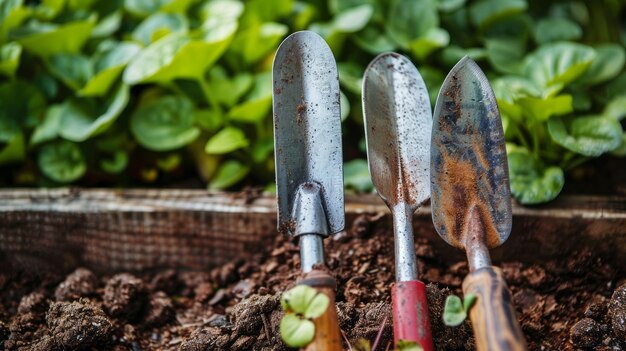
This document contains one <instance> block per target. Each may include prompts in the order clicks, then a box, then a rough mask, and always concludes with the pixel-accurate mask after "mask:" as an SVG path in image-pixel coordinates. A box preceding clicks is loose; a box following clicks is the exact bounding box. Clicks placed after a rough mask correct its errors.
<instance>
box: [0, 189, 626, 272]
mask: <svg viewBox="0 0 626 351" xmlns="http://www.w3.org/2000/svg"><path fill="white" fill-rule="evenodd" d="M381 213H382V214H384V215H383V216H382V218H381V219H379V220H377V222H376V225H387V226H389V225H390V223H391V222H390V216H389V211H388V209H387V207H386V206H385V205H384V204H383V203H382V201H381V200H380V199H379V198H378V197H377V196H375V195H359V196H347V198H346V219H347V221H346V228H350V226H351V224H352V222H353V221H354V219H355V218H357V217H358V216H360V215H376V214H381ZM513 215H514V218H513V232H512V234H511V237H510V238H509V240H508V241H507V242H506V243H505V244H504V245H503V246H502V247H500V248H497V249H495V250H493V252H492V255H493V258H494V261H496V262H498V261H501V260H503V259H506V260H520V261H524V262H536V261H541V260H544V259H546V258H554V257H559V256H563V255H571V254H573V253H575V252H577V251H579V250H581V249H583V248H584V247H589V248H590V249H591V250H593V251H594V252H596V253H599V254H600V255H602V256H603V257H604V258H605V259H606V261H607V262H611V263H613V264H618V265H622V266H623V265H624V264H626V197H594V196H561V197H560V198H559V199H557V200H556V201H554V202H552V203H550V204H548V205H542V206H536V207H522V206H518V205H514V208H513ZM413 223H414V227H415V233H416V236H422V237H425V238H427V239H428V240H429V241H431V242H432V244H433V245H434V246H435V248H436V249H437V250H438V252H440V253H442V257H444V258H448V257H449V258H450V259H451V260H452V259H454V260H457V259H459V258H460V257H461V255H462V253H461V252H460V251H458V250H456V249H454V248H451V247H449V246H448V245H447V244H445V243H444V242H443V240H441V239H440V238H439V237H438V236H437V234H436V233H435V232H434V229H433V225H432V222H431V218H430V208H429V207H428V206H426V207H424V208H422V209H420V210H419V211H418V212H417V213H416V214H415V217H414V222H413ZM275 228H276V201H275V198H274V197H273V196H271V195H261V196H259V197H250V196H249V194H248V195H246V194H245V193H241V194H237V193H215V192H207V191H203V190H154V189H151V190H145V189H129V190H110V189H106V190H104V189H89V190H86V189H71V188H62V189H52V190H45V189H44V190H42V189H36V190H35V189H9V190H0V254H1V255H4V256H5V258H8V259H11V260H22V261H23V262H24V263H25V264H32V265H34V266H36V265H37V264H45V265H48V266H49V265H51V264H52V265H55V266H58V267H60V268H63V269H71V268H73V267H75V266H77V265H85V266H87V267H90V268H92V269H95V270H97V271H104V272H112V271H118V270H131V271H137V270H145V269H152V268H163V267H172V268H191V269H204V268H210V267H211V266H215V265H219V264H223V263H224V262H227V261H230V260H233V259H237V258H246V257H249V255H250V254H252V253H255V252H260V251H262V250H264V249H265V248H266V247H268V246H270V245H272V240H274V239H275V238H276V235H277V234H276V229H275ZM328 240H332V239H328ZM389 240H392V237H391V235H390V237H389Z"/></svg>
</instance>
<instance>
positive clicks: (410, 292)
mask: <svg viewBox="0 0 626 351" xmlns="http://www.w3.org/2000/svg"><path fill="white" fill-rule="evenodd" d="M391 306H392V313H393V339H394V343H395V344H396V345H397V344H398V341H399V340H405V341H414V342H417V343H419V344H420V346H422V348H423V349H424V351H433V350H434V347H433V339H432V336H431V332H430V321H429V318H428V301H427V298H426V285H424V283H422V282H421V281H419V280H413V281H408V282H399V283H396V284H394V285H393V286H392V287H391Z"/></svg>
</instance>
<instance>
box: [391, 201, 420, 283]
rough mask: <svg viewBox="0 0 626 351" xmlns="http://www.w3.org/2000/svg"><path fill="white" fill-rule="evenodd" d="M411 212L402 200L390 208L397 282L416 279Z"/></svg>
mask: <svg viewBox="0 0 626 351" xmlns="http://www.w3.org/2000/svg"><path fill="white" fill-rule="evenodd" d="M413 212H414V210H413V209H412V208H411V207H410V206H408V205H407V204H406V203H404V202H401V203H399V204H397V205H395V206H394V207H393V208H392V209H391V215H392V216H393V234H394V250H395V256H396V281H397V282H406V281H413V280H417V265H416V263H415V244H414V241H413Z"/></svg>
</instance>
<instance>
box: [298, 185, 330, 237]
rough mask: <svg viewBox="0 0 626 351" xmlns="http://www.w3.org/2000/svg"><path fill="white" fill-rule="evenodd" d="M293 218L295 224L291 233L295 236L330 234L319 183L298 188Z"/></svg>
mask: <svg viewBox="0 0 626 351" xmlns="http://www.w3.org/2000/svg"><path fill="white" fill-rule="evenodd" d="M291 217H292V218H293V221H294V222H295V223H294V228H293V229H292V231H291V232H292V234H293V235H294V236H299V235H304V234H317V235H322V236H327V235H328V234H329V232H328V222H327V221H326V212H325V211H324V206H323V203H322V187H321V186H320V185H319V184H318V183H315V182H306V183H302V184H301V185H300V186H299V187H298V190H297V192H296V196H295V199H294V206H293V212H292V214H291Z"/></svg>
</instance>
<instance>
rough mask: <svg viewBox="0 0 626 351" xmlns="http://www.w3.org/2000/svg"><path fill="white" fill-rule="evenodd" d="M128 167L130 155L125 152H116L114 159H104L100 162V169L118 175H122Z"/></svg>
mask: <svg viewBox="0 0 626 351" xmlns="http://www.w3.org/2000/svg"><path fill="white" fill-rule="evenodd" d="M127 165H128V154H127V153H126V152H125V151H115V153H114V154H113V158H111V159H106V158H105V159H102V160H101V161H100V168H102V170H103V171H105V172H107V173H112V174H118V173H121V172H122V171H123V170H124V169H126V166H127Z"/></svg>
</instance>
